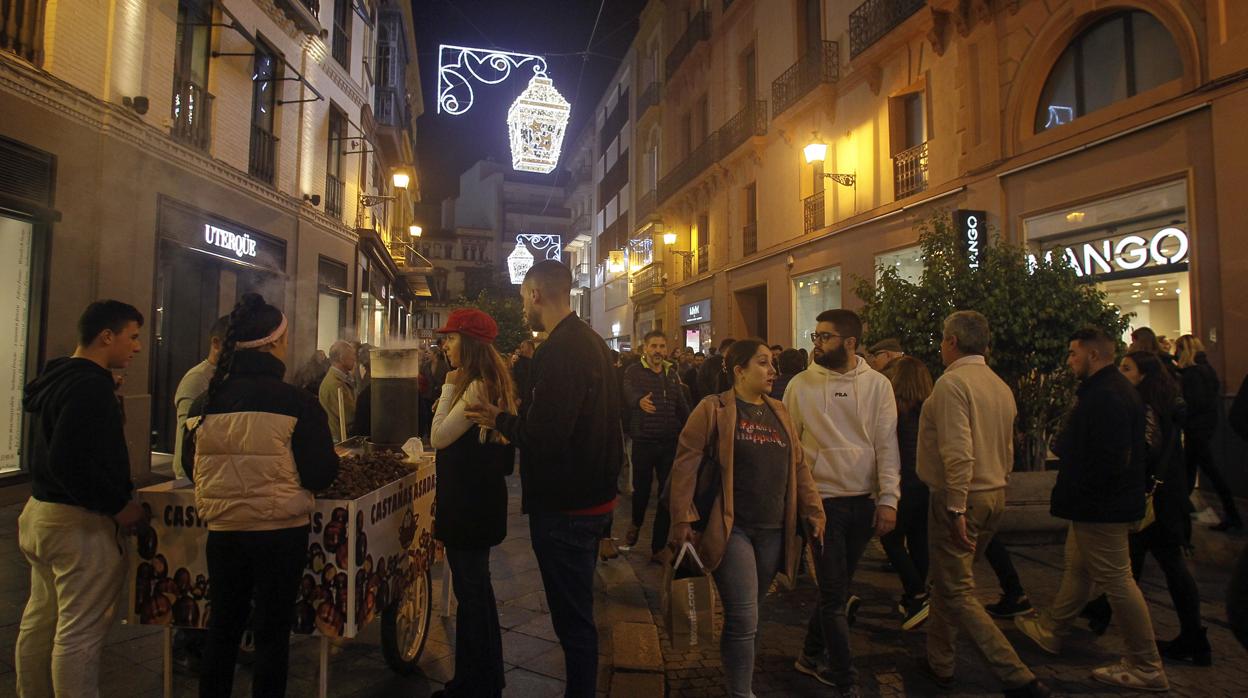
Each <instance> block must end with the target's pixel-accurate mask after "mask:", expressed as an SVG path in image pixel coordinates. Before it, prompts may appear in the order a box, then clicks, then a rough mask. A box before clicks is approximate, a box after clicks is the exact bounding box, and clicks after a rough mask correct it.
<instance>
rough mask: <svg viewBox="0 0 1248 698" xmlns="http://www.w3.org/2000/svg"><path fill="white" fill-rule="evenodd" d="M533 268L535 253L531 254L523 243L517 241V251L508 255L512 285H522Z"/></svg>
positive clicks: (508, 269) (508, 268)
mask: <svg viewBox="0 0 1248 698" xmlns="http://www.w3.org/2000/svg"><path fill="white" fill-rule="evenodd" d="M532 268H533V253H532V252H529V250H528V248H527V247H525V246H524V243H523V242H520V241H519V240H516V249H514V250H512V251H511V254H509V255H507V272H508V273H509V274H510V275H511V283H513V284H516V285H520V284H522V283H524V277H525V275H526V274H528V273H529V270H530V269H532Z"/></svg>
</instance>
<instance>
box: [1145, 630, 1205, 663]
mask: <svg viewBox="0 0 1248 698" xmlns="http://www.w3.org/2000/svg"><path fill="white" fill-rule="evenodd" d="M1157 651H1158V652H1159V653H1160V654H1161V656H1162V658H1164V659H1173V660H1175V661H1180V662H1190V663H1192V664H1195V665H1196V666H1212V665H1213V648H1212V647H1210V646H1209V636H1208V633H1207V632H1206V630H1205V628H1201V629H1200V630H1198V631H1196V632H1193V633H1179V636H1178V637H1176V638H1174V639H1173V640H1158V641H1157Z"/></svg>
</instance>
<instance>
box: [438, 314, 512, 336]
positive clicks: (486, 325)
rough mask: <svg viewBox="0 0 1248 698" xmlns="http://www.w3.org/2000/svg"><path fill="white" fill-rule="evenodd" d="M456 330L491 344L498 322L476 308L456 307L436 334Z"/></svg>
mask: <svg viewBox="0 0 1248 698" xmlns="http://www.w3.org/2000/svg"><path fill="white" fill-rule="evenodd" d="M447 332H458V333H460V334H465V335H468V336H469V337H472V338H473V339H476V340H479V341H482V342H485V343H486V344H493V343H494V338H495V337H497V336H498V324H497V323H496V322H494V318H492V317H490V316H489V315H486V314H485V313H483V312H481V311H480V310H477V309H476V308H456V309H455V310H452V311H451V316H450V317H449V318H447V319H446V326H445V327H443V328H442V329H440V330H438V334H446V333H447Z"/></svg>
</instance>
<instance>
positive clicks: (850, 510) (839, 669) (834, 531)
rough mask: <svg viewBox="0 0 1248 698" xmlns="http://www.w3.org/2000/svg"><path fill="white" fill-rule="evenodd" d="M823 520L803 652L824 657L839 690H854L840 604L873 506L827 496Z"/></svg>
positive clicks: (865, 499) (863, 499) (870, 530)
mask: <svg viewBox="0 0 1248 698" xmlns="http://www.w3.org/2000/svg"><path fill="white" fill-rule="evenodd" d="M823 512H824V514H826V515H827V517H828V523H827V527H826V528H825V529H824V533H823V550H822V554H820V555H819V559H818V560H817V561H816V562H815V565H816V574H817V575H818V577H819V607H818V608H817V609H815V613H814V615H812V616H811V617H810V624H809V626H808V627H807V628H806V642H805V648H804V650H803V651H804V653H805V654H806V656H808V657H818V656H820V655H821V654H822V653H823V652H824V650H825V649H826V650H827V653H828V662H829V666H830V667H831V669H832V679H833V681H835V682H836V685H837V686H838V687H840V688H845V687H848V686H852V685H854V683H855V682H856V680H857V677H858V673H857V671H855V669H854V663H853V655H852V654H851V653H850V649H849V620H848V619H847V618H846V617H845V602H846V601H847V600H848V599H849V585H850V584H851V583H852V582H853V580H854V570H856V569H857V568H858V560H859V559H861V558H862V553H863V551H864V550H866V549H867V543H869V542H870V541H871V536H873V535H875V502H874V501H872V500H871V497H870V496H868V495H865V494H864V495H862V496H859V497H829V498H827V499H825V500H823Z"/></svg>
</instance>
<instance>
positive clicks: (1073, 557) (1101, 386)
mask: <svg viewBox="0 0 1248 698" xmlns="http://www.w3.org/2000/svg"><path fill="white" fill-rule="evenodd" d="M1114 349H1115V346H1114V341H1113V340H1112V339H1110V338H1109V336H1108V335H1106V334H1105V333H1104V332H1103V331H1101V330H1100V329H1097V328H1085V329H1082V330H1079V331H1078V332H1076V333H1075V334H1074V336H1072V337H1071V341H1070V350H1069V355H1068V358H1067V360H1066V363H1067V364H1068V365H1069V366H1070V368H1071V370H1072V371H1073V372H1074V374H1075V377H1077V378H1078V379H1079V381H1080V382H1079V388H1078V390H1077V391H1076V395H1077V397H1076V401H1075V406H1074V408H1073V409H1072V411H1071V413H1070V414H1069V415H1067V418H1066V423H1065V426H1064V427H1063V428H1062V430H1061V432H1060V433H1059V434H1058V436H1057V438H1056V440H1055V441H1054V444H1053V452H1054V453H1056V454H1057V456H1058V458H1059V459H1060V464H1059V470H1058V473H1057V484H1056V485H1055V486H1054V488H1053V496H1052V501H1051V508H1050V510H1051V512H1052V514H1053V516H1056V517H1057V518H1060V519H1067V520H1068V521H1070V527H1069V529H1068V530H1067V533H1066V569H1065V572H1064V574H1063V575H1062V584H1061V587H1060V588H1059V589H1058V591H1057V596H1056V598H1055V599H1054V600H1053V607H1052V608H1051V609H1049V611H1048V612H1046V613H1043V614H1041V615H1039V616H1017V617H1015V618H1014V622H1015V624H1016V625H1017V626H1018V628H1019V630H1021V631H1023V633H1024V634H1026V635H1027V636H1028V637H1030V638H1031V639H1032V640H1035V642H1036V644H1038V645H1039V646H1040V648H1041V649H1043V650H1045V651H1046V652H1049V653H1050V654H1057V653H1058V652H1059V651H1060V650H1061V639H1060V638H1059V637H1058V633H1060V632H1061V631H1062V630H1064V629H1065V628H1067V627H1068V626H1069V625H1070V624H1071V623H1072V622H1073V621H1074V620H1075V619H1076V618H1077V617H1078V616H1079V612H1080V611H1081V610H1083V607H1084V605H1085V604H1087V602H1088V601H1090V600H1091V599H1092V596H1093V595H1094V594H1095V593H1096V591H1098V590H1099V591H1101V592H1104V593H1105V594H1106V596H1108V597H1109V604H1110V606H1111V607H1112V608H1113V612H1114V618H1115V619H1117V620H1118V622H1119V627H1120V628H1121V631H1122V635H1123V640H1124V642H1125V644H1126V650H1127V656H1126V657H1124V658H1123V659H1122V660H1121V661H1119V662H1117V663H1115V664H1111V665H1109V666H1104V667H1100V668H1097V669H1094V670H1093V671H1092V678H1094V679H1096V680H1097V681H1101V682H1102V683H1108V684H1111V685H1115V686H1123V687H1126V688H1131V689H1134V690H1137V691H1138V690H1148V691H1164V690H1167V688H1168V687H1169V682H1168V681H1167V679H1166V673H1165V670H1164V669H1163V667H1162V663H1161V657H1160V655H1159V654H1158V652H1157V641H1156V639H1155V638H1154V636H1153V622H1152V619H1151V618H1150V617H1149V614H1148V605H1147V604H1146V603H1145V601H1144V596H1143V594H1141V593H1140V588H1139V586H1138V585H1136V583H1135V580H1134V579H1133V578H1132V576H1131V562H1130V557H1129V553H1128V546H1127V536H1128V534H1130V533H1131V531H1132V530H1133V529H1134V527H1135V526H1136V525H1137V524H1138V522H1139V521H1140V519H1142V518H1143V517H1144V480H1145V465H1146V463H1145V459H1146V456H1147V445H1146V442H1145V436H1144V425H1145V413H1144V404H1143V402H1142V401H1141V399H1140V396H1139V393H1138V392H1137V391H1136V390H1135V388H1133V387H1132V385H1131V382H1130V381H1128V380H1127V379H1126V377H1124V376H1123V375H1122V374H1121V373H1120V372H1119V371H1118V368H1117V367H1116V366H1115V365H1114Z"/></svg>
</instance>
